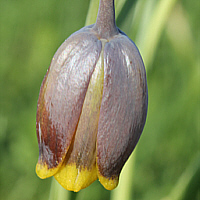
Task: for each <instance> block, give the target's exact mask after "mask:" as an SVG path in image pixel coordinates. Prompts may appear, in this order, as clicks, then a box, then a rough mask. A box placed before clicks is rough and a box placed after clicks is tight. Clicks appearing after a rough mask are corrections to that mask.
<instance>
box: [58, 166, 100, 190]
mask: <svg viewBox="0 0 200 200" xmlns="http://www.w3.org/2000/svg"><path fill="white" fill-rule="evenodd" d="M54 177H55V179H56V180H57V181H58V182H59V183H60V185H62V187H64V188H65V189H66V190H70V191H74V192H78V191H80V190H81V189H84V188H86V187H87V186H89V185H90V184H91V183H93V182H94V181H95V180H96V179H97V172H96V166H93V168H92V169H87V168H82V169H78V168H77V167H76V164H70V165H69V164H68V165H62V167H61V169H60V170H59V171H58V172H57V173H56V174H55V175H54Z"/></svg>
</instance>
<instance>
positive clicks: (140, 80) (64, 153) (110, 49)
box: [36, 0, 148, 192]
mask: <svg viewBox="0 0 200 200" xmlns="http://www.w3.org/2000/svg"><path fill="white" fill-rule="evenodd" d="M114 18H115V17H114V0H101V1H100V8H99V13H98V17H97V21H96V23H95V24H94V25H90V26H87V27H84V28H82V29H81V30H79V31H77V32H75V33H74V34H72V35H71V36H70V37H69V38H68V39H67V40H66V41H65V42H64V43H63V44H62V45H61V46H60V47H59V49H58V50H57V52H56V53H55V55H54V57H53V59H52V62H51V64H50V67H49V69H48V71H47V73H46V76H45V78H44V80H43V82H42V85H41V88H40V94H39V99H38V106H37V117H36V130H37V138H38V144H39V159H38V163H37V166H36V173H37V175H38V176H39V177H40V178H42V179H43V178H47V177H50V176H54V177H55V178H56V180H57V181H58V182H59V183H60V184H61V185H62V186H63V187H64V188H65V189H67V190H72V191H75V192H77V191H79V190H81V189H83V188H85V187H87V186H89V185H90V184H91V183H92V182H94V181H95V180H96V179H97V178H98V179H99V181H100V182H101V184H102V185H103V186H104V187H105V188H106V189H108V190H112V189H114V188H115V187H116V186H117V184H118V180H119V175H120V172H121V170H122V167H123V165H124V164H125V162H126V160H127V159H128V157H129V156H130V154H131V152H132V151H133V149H134V148H135V146H136V144H137V142H138V140H139V137H140V135H141V133H142V130H143V127H144V124H145V121H146V114H147V101H148V100H147V99H148V97H147V96H148V95H147V81H146V73H145V68H144V64H143V61H142V58H141V56H140V53H139V51H138V49H137V47H136V46H135V44H134V43H133V42H132V41H131V40H130V39H129V38H128V37H127V36H126V35H125V34H124V33H123V32H122V31H121V30H119V29H118V28H117V27H116V25H115V19H114Z"/></svg>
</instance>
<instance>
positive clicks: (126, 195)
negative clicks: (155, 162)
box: [110, 151, 136, 200]
mask: <svg viewBox="0 0 200 200" xmlns="http://www.w3.org/2000/svg"><path fill="white" fill-rule="evenodd" d="M135 156H136V151H134V153H132V155H131V156H130V158H129V159H128V161H127V162H126V164H125V166H124V168H123V170H122V172H121V175H120V180H119V185H118V186H117V188H116V189H114V190H113V191H112V192H111V196H110V200H122V199H126V200H131V199H132V190H133V187H132V186H133V179H134V178H133V174H134V165H135Z"/></svg>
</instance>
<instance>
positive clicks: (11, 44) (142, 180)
mask: <svg viewBox="0 0 200 200" xmlns="http://www.w3.org/2000/svg"><path fill="white" fill-rule="evenodd" d="M89 3H90V1H89V0H73V1H70V0H59V1H56V0H43V1H41V0H35V1H29V0H18V1H13V0H7V1H5V0H0V41H1V42H0V95H1V96H0V198H1V199H4V200H35V199H39V200H43V199H44V200H46V199H48V198H49V192H50V187H51V178H49V179H46V180H40V179H39V178H38V177H37V176H36V174H35V165H36V163H37V159H38V146H37V138H36V130H35V118H36V107H37V99H38V94H39V89H40V85H41V82H42V80H43V77H44V75H45V73H46V71H47V68H48V66H49V64H50V61H51V59H52V57H53V55H54V53H55V51H56V50H57V48H58V47H59V46H60V45H61V43H62V42H63V41H64V40H65V39H66V38H67V37H69V35H70V34H72V33H73V32H75V31H77V30H78V29H80V28H81V27H83V26H84V24H85V20H86V16H87V12H88V8H89ZM116 16H117V25H118V26H119V28H120V29H122V30H123V31H124V32H125V33H126V34H127V35H128V36H129V37H130V38H131V39H132V40H133V41H134V42H135V43H136V45H137V46H138V48H139V50H140V52H141V55H142V57H143V58H144V62H145V66H146V69H147V79H148V90H149V109H148V115H147V122H146V125H145V128H144V132H143V134H142V136H141V139H140V141H139V143H138V145H137V148H136V151H134V153H135V163H134V169H133V170H134V173H133V177H132V176H130V177H129V178H130V179H132V180H133V181H132V182H133V185H132V186H131V187H132V194H131V198H132V199H136V200H143V199H144V200H151V199H153V200H156V199H163V200H171V199H173V198H174V199H178V198H179V199H180V196H181V195H179V192H180V193H184V195H183V196H181V199H188V200H189V199H191V200H192V199H194V200H197V199H200V191H199V188H200V169H199V165H200V163H199V161H200V156H199V150H200V148H199V145H200V143H199V141H200V135H199V133H200V126H199V122H200V106H199V100H200V99H199V95H200V82H199V78H200V56H199V55H200V24H199V19H200V3H199V2H198V1H187V0H182V1H178V0H177V1H175V0H174V1H173V0H161V1H158V0H138V1H133V0H116ZM94 21H95V19H94ZM110 194H111V192H110V191H106V190H105V189H104V188H103V187H102V186H101V185H100V183H99V182H98V181H96V182H95V183H93V184H92V185H91V186H89V187H88V188H86V189H84V190H82V191H81V192H79V193H78V194H75V193H72V194H71V195H72V196H71V199H75V198H76V199H87V200H89V199H91V200H92V199H93V200H108V199H110ZM176 196H177V197H176Z"/></svg>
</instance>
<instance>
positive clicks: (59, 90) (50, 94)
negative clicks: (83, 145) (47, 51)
mask: <svg viewBox="0 0 200 200" xmlns="http://www.w3.org/2000/svg"><path fill="white" fill-rule="evenodd" d="M100 52H101V42H100V41H99V40H98V39H97V38H96V37H95V36H94V35H93V34H92V33H90V31H88V28H85V29H82V31H79V32H77V33H75V34H73V35H72V36H71V37H69V38H68V39H67V40H66V41H65V42H64V43H63V44H62V45H61V47H60V48H59V49H58V51H57V52H56V54H55V56H54V58H53V59H52V63H51V65H50V67H49V69H48V72H47V74H46V76H45V78H44V80H43V83H42V86H41V90H40V95H39V99H38V108H37V119H36V129H37V137H38V144H39V160H38V163H37V166H36V173H37V175H38V176H39V177H40V178H47V177H50V176H52V175H54V174H55V173H56V172H57V171H58V169H59V168H60V167H61V165H62V163H63V161H64V158H65V156H66V153H67V151H68V149H69V146H70V144H71V141H72V139H73V135H74V133H75V131H76V127H77V124H78V120H79V116H80V114H81V110H82V106H83V102H84V99H85V95H86V92H87V88H88V85H89V81H90V78H91V76H92V73H93V71H94V68H95V66H96V63H97V61H98V59H99V56H100Z"/></svg>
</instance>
